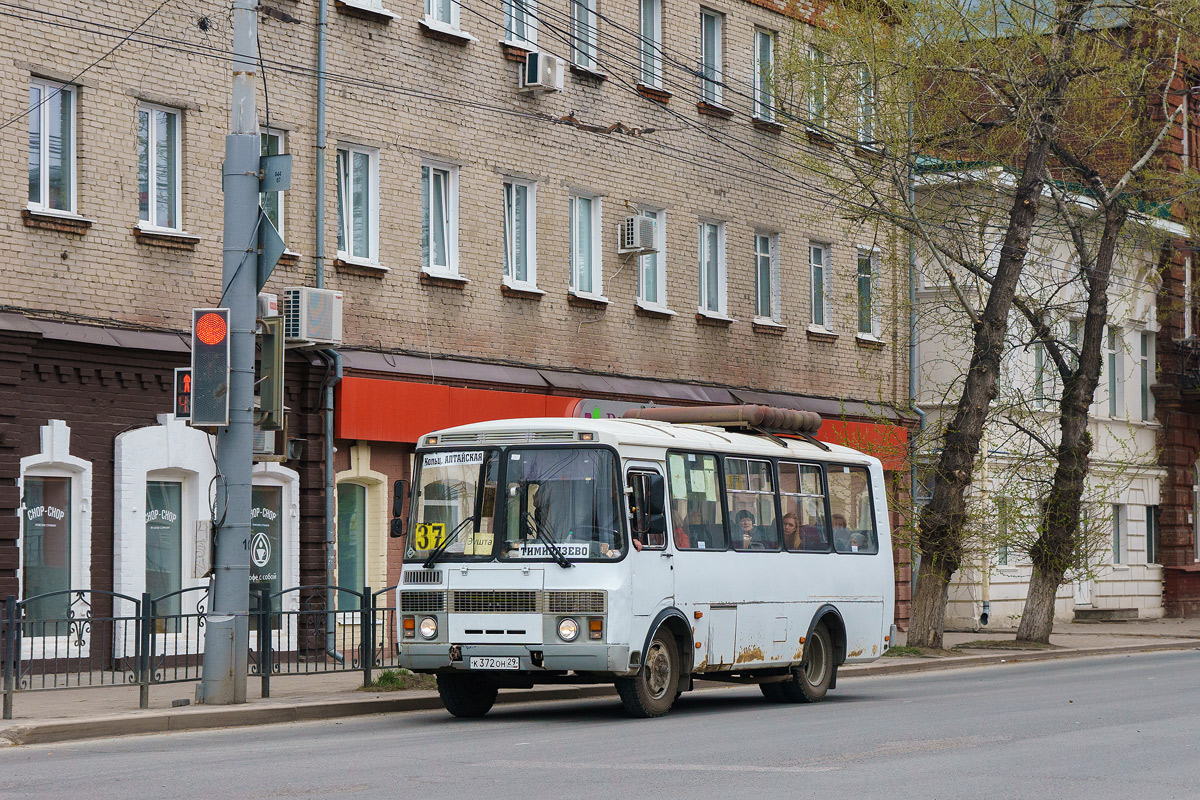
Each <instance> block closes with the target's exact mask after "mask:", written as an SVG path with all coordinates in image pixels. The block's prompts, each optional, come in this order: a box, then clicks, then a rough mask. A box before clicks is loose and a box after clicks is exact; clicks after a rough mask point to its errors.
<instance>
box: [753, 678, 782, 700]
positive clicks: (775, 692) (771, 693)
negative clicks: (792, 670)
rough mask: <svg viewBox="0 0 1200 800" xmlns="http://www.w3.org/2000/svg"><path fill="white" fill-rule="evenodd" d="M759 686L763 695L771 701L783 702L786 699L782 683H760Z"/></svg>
mask: <svg viewBox="0 0 1200 800" xmlns="http://www.w3.org/2000/svg"><path fill="white" fill-rule="evenodd" d="M758 688H759V689H760V690H762V693H763V697H765V698H767V701H768V702H770V703H782V702H784V700H785V698H784V696H783V684H782V683H760V684H759V685H758Z"/></svg>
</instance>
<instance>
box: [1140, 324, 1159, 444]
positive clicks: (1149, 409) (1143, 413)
mask: <svg viewBox="0 0 1200 800" xmlns="http://www.w3.org/2000/svg"><path fill="white" fill-rule="evenodd" d="M1154 345H1155V336H1154V333H1153V332H1152V331H1147V330H1141V331H1139V332H1138V352H1137V367H1138V410H1139V412H1140V417H1139V418H1140V419H1141V420H1142V422H1153V421H1154V392H1152V391H1151V387H1152V386H1153V385H1154Z"/></svg>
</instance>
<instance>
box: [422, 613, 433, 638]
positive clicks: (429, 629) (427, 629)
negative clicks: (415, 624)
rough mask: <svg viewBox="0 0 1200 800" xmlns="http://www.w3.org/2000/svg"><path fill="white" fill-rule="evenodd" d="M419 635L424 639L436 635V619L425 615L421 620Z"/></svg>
mask: <svg viewBox="0 0 1200 800" xmlns="http://www.w3.org/2000/svg"><path fill="white" fill-rule="evenodd" d="M421 635H422V636H424V637H425V638H426V639H432V638H433V637H435V636H437V620H436V619H434V618H433V617H426V618H425V619H423V620H421Z"/></svg>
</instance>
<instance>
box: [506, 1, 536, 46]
mask: <svg viewBox="0 0 1200 800" xmlns="http://www.w3.org/2000/svg"><path fill="white" fill-rule="evenodd" d="M536 20H537V4H536V2H535V0H504V40H505V41H506V42H511V43H512V44H530V45H531V44H536V43H537V26H536V25H535V22H536Z"/></svg>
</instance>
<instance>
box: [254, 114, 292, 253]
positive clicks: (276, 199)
mask: <svg viewBox="0 0 1200 800" xmlns="http://www.w3.org/2000/svg"><path fill="white" fill-rule="evenodd" d="M286 152H287V149H286V147H285V142H284V133H283V131H277V130H271V129H268V128H264V129H263V132H262V149H261V152H260V154H261V155H264V156H277V155H281V154H283V153H286ZM258 202H259V205H261V206H262V210H263V212H264V213H265V214H266V215H267V219H269V220H271V224H272V225H274V226H275V230H277V231H279V235H280V236H283V192H263V193H262V194H260V195H259V196H258Z"/></svg>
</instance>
